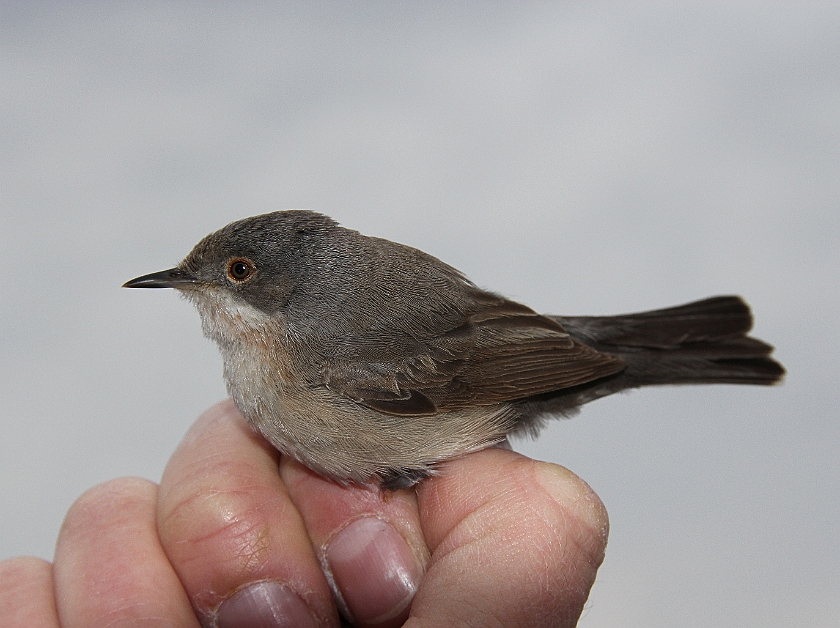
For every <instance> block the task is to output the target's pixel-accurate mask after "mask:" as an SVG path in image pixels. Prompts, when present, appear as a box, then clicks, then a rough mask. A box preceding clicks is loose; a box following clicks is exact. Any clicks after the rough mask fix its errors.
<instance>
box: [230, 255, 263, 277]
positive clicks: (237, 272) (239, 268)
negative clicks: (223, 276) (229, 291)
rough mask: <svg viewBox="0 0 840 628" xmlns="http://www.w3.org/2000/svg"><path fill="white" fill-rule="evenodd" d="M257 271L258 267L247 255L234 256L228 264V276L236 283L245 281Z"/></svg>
mask: <svg viewBox="0 0 840 628" xmlns="http://www.w3.org/2000/svg"><path fill="white" fill-rule="evenodd" d="M256 272H257V267H256V265H255V264H254V262H252V261H251V260H249V259H247V258H245V257H234V258H233V259H232V260H230V261H229V262H228V264H227V277H228V279H230V280H231V281H232V282H234V283H244V282H246V281H248V280H249V279H250V278H251V277H253V276H254V274H255V273H256Z"/></svg>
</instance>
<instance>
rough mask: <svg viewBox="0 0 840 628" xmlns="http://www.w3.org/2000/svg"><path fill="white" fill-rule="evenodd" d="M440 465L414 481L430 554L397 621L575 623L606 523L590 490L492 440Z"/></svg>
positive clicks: (414, 626) (414, 625)
mask: <svg viewBox="0 0 840 628" xmlns="http://www.w3.org/2000/svg"><path fill="white" fill-rule="evenodd" d="M442 471H443V472H442V474H441V475H440V476H438V477H434V478H430V479H428V480H426V481H425V482H423V483H421V484H420V486H419V488H418V503H419V506H420V513H421V522H422V525H423V532H424V534H425V536H426V540H427V542H428V545H429V549H430V550H431V551H432V558H431V562H430V564H429V569H428V572H427V573H426V575H425V577H424V580H423V584H422V586H421V588H420V590H419V591H418V593H417V596H416V597H415V599H414V603H413V605H412V609H411V618H410V619H409V621H408V623H406V624H405V625H406V626H407V627H411V628H421V627H424V626H429V627H431V626H435V627H440V626H455V625H470V626H534V627H540V628H545V627H546V626H558V627H568V626H575V625H576V624H577V620H578V618H579V617H580V614H581V611H582V610H583V605H584V603H585V602H586V598H587V596H588V595H589V590H590V588H591V587H592V584H593V582H594V581H595V575H596V573H597V570H598V567H599V566H600V565H601V563H602V561H603V559H604V550H605V548H606V543H607V534H608V530H609V523H608V520H607V513H606V510H605V508H604V505H603V504H602V503H601V500H600V499H598V496H597V495H595V493H594V492H593V491H592V489H591V488H590V487H589V486H588V485H587V484H586V483H585V482H584V481H583V480H581V479H580V478H578V477H577V476H576V475H574V474H573V473H572V472H571V471H568V470H567V469H564V468H563V467H560V466H557V465H553V464H549V463H545V462H538V461H534V460H530V459H529V458H526V457H524V456H522V455H519V454H517V453H514V452H512V451H506V450H502V449H498V448H496V449H487V450H484V451H481V452H478V453H476V454H472V455H469V456H465V457H464V458H460V459H458V460H454V461H452V462H450V463H448V464H447V465H446V466H445V467H444V468H443V469H442Z"/></svg>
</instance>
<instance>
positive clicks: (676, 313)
mask: <svg viewBox="0 0 840 628" xmlns="http://www.w3.org/2000/svg"><path fill="white" fill-rule="evenodd" d="M553 318H555V319H556V320H557V321H558V322H559V323H560V324H561V325H563V327H565V329H566V331H568V332H569V334H570V335H571V336H572V337H574V338H575V339H577V340H580V341H581V342H583V343H585V344H587V345H590V346H591V347H593V348H595V349H598V350H599V351H603V352H605V353H611V354H614V355H618V356H621V357H622V358H624V360H626V361H627V369H626V370H625V371H624V372H623V373H620V374H619V375H618V376H617V378H616V381H615V382H613V384H612V386H610V388H613V389H615V390H618V389H621V388H634V387H637V386H648V385H655V384H690V383H695V384H716V383H721V384H759V385H769V384H775V383H776V382H778V381H779V380H780V379H781V378H782V376H783V375H784V373H785V370H784V368H783V367H782V365H781V364H779V363H778V362H776V361H775V360H773V359H772V358H771V357H769V356H770V354H771V353H772V352H773V347H772V346H770V345H768V344H767V343H765V342H762V341H761V340H758V339H756V338H751V337H749V336H747V332H748V331H749V330H750V329H751V328H752V314H751V313H750V308H749V306H748V305H747V304H746V303H745V302H744V301H743V299H741V298H740V297H735V296H722V297H712V298H709V299H704V300H702V301H695V302H693V303H687V304H685V305H680V306H677V307H671V308H666V309H662V310H653V311H650V312H642V313H639V314H624V315H619V316H563V317H560V316H555V317H553ZM611 392H614V390H612V391H611ZM605 394H608V393H607V392H606V390H605Z"/></svg>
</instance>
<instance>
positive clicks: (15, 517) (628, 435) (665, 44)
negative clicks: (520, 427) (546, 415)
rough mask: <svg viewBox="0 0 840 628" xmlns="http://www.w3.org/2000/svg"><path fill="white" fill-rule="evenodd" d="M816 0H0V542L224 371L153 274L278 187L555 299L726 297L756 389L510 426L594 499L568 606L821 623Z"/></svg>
mask: <svg viewBox="0 0 840 628" xmlns="http://www.w3.org/2000/svg"><path fill="white" fill-rule="evenodd" d="M839 205H840V4H838V3H836V2H822V3H821V2H773V3H757V2H747V1H741V0H731V1H729V2H696V1H689V2H682V3H667V2H598V3H582V2H516V3H513V2H486V1H485V2H445V3H444V2H440V3H423V4H422V5H421V4H420V3H395V2H385V1H383V2H358V3H341V2H283V3H250V2H244V3H229V4H224V3H198V2H182V3H158V2H122V3H105V2H101V3H100V2H97V3H84V2H79V3H72V4H71V3H58V2H56V3H40V2H25V3H24V2H20V3H16V2H2V3H0V268H2V272H0V402H2V407H3V409H2V414H0V558H5V557H8V556H13V555H16V554H35V555H38V556H42V557H44V558H48V559H49V558H51V556H52V551H53V544H54V542H55V538H56V534H57V531H58V528H59V526H60V524H61V520H62V517H63V515H64V513H65V511H66V510H67V508H68V507H69V506H70V504H71V503H72V502H73V501H74V499H75V498H76V497H77V496H78V495H80V494H81V493H82V492H83V491H84V490H86V489H87V488H89V487H91V486H93V485H95V484H97V483H99V482H103V481H105V480H108V479H110V478H114V477H118V476H125V475H139V476H143V477H146V478H151V479H154V480H156V479H158V478H159V477H160V474H161V471H162V469H163V467H164V465H165V463H166V461H167V459H168V457H169V455H170V454H171V452H172V451H173V449H174V448H175V446H176V445H177V443H178V441H179V440H180V438H181V436H182V435H183V433H184V432H185V430H186V429H187V428H188V426H189V425H190V424H191V423H192V421H193V420H194V419H195V417H197V416H198V415H199V414H200V413H201V412H202V411H203V410H205V409H206V408H208V407H209V406H210V405H211V404H213V403H215V402H216V401H219V400H221V399H222V398H224V396H225V391H224V386H223V382H222V376H221V361H220V359H219V357H218V356H217V352H216V348H215V346H214V345H212V344H211V343H210V341H208V340H205V339H204V338H203V337H202V335H201V330H200V327H199V320H198V316H197V314H196V313H195V312H194V311H193V310H192V308H191V307H190V306H189V304H187V303H185V302H183V301H181V300H180V299H179V298H178V296H177V295H176V294H175V293H174V292H173V291H129V290H122V289H120V285H121V284H122V283H123V282H124V281H126V280H128V279H130V278H132V277H135V276H137V275H141V274H145V273H148V272H152V271H157V270H161V269H164V268H168V267H170V266H172V265H174V264H175V263H177V262H178V261H179V260H180V259H181V258H182V257H183V256H184V255H186V253H187V252H188V251H189V250H190V248H191V247H192V245H193V244H195V243H196V242H197V241H198V240H199V239H200V238H201V237H202V236H204V235H205V234H207V233H208V232H210V231H212V230H215V229H217V228H219V227H221V226H223V225H224V224H226V223H228V222H230V221H232V220H235V219H238V218H242V217H245V216H248V215H253V214H257V213H262V212H266V211H271V210H275V209H287V208H308V209H315V210H318V211H321V212H323V213H326V214H328V215H330V216H332V217H334V218H335V219H337V220H339V221H340V222H341V223H343V224H344V225H346V226H348V227H351V228H354V229H358V230H360V231H361V232H363V233H366V234H369V235H376V236H381V237H385V238H389V239H392V240H396V241H399V242H403V243H406V244H410V245H412V246H415V247H418V248H420V249H423V250H425V251H427V252H429V253H431V254H433V255H436V256H438V257H440V258H442V259H443V260H445V261H446V262H448V263H450V264H452V265H454V266H456V267H457V268H459V269H461V270H463V271H464V272H465V273H466V274H467V275H468V276H470V277H471V278H472V279H473V280H474V281H475V282H476V283H477V284H478V285H480V286H482V287H486V288H490V289H493V290H495V291H498V292H501V293H503V294H505V295H507V296H509V297H512V298H514V299H517V300H520V301H522V302H525V303H527V304H529V305H531V306H532V307H534V308H535V309H537V310H539V311H544V312H550V313H558V314H614V313H621V312H630V311H636V310H643V309H650V308H658V307H664V306H669V305H675V304H678V303H682V302H685V301H689V300H692V299H696V298H700V297H705V296H710V295H714V294H727V293H736V294H742V295H744V296H745V297H746V298H747V299H748V301H749V302H750V303H751V305H752V306H753V309H754V313H755V316H756V328H755V334H756V335H757V336H759V337H761V338H763V339H765V340H768V341H769V342H771V343H773V344H775V345H776V347H777V353H776V355H777V357H778V358H779V359H780V360H781V361H782V362H783V363H784V364H785V365H786V366H787V368H788V370H789V376H788V377H787V379H786V381H785V382H784V384H783V385H782V386H781V387H777V388H772V389H764V388H760V389H759V388H747V387H725V386H710V387H702V388H685V387H683V388H675V389H664V388H663V389H654V390H644V391H636V392H633V393H629V394H625V395H618V396H616V397H613V398H608V399H604V400H601V401H598V402H596V403H594V404H591V405H589V406H587V407H586V408H585V409H584V411H583V412H582V413H581V415H580V416H578V417H577V418H575V419H573V420H571V421H557V422H554V423H553V424H552V425H551V426H550V428H549V429H547V430H546V431H545V432H544V433H543V435H542V438H541V439H540V440H538V441H536V442H519V443H516V444H515V445H516V446H517V448H518V449H520V450H521V451H523V452H525V453H527V454H528V455H532V456H536V457H539V458H542V459H546V460H551V461H554V462H557V463H560V464H563V465H565V466H567V467H569V468H570V469H572V470H573V471H575V472H576V473H578V474H579V475H581V476H582V477H583V478H584V479H586V480H587V481H588V482H589V483H590V484H591V485H592V486H593V487H594V488H595V490H596V491H597V492H598V493H599V494H600V495H601V497H602V498H603V500H604V502H605V503H606V505H607V508H608V510H609V512H610V517H611V525H612V530H611V535H610V545H609V548H608V551H607V558H606V562H605V563H604V566H603V568H602V569H601V572H600V574H599V576H598V581H597V582H596V584H595V587H594V589H593V591H592V596H591V598H590V602H589V604H588V605H587V610H586V611H585V613H584V617H583V619H582V621H581V626H585V627H588V628H594V627H602V626H625V627H635V626H639V627H645V628H656V627H663V628H664V627H668V628H672V627H674V626H681V627H694V626H696V627H701V626H702V627H704V628H707V627H708V626H717V627H725V626H739V627H743V626H762V627H765V626H779V627H781V626H785V627H786V626H791V625H797V626H829V625H836V623H835V622H836V620H837V617H838V615H840V570H838V568H837V565H838V564H840V543H838V542H837V535H838V530H840V471H838V454H840V422H838V407H840V403H838V402H839V401H840V393H838V385H837V381H836V379H837V370H838V358H837V354H838V349H840V342H838V340H840V338H839V336H840V333H838V327H839V326H838V320H837V318H838V317H837V312H838V310H840V246H838V242H837V240H838V237H840V206H839Z"/></svg>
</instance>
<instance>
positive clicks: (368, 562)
mask: <svg viewBox="0 0 840 628" xmlns="http://www.w3.org/2000/svg"><path fill="white" fill-rule="evenodd" d="M326 559H327V563H328V566H329V569H330V571H331V572H332V576H333V580H334V582H335V586H336V587H337V588H338V590H339V593H340V596H341V598H342V599H343V601H344V603H345V604H346V606H347V610H349V611H350V613H351V614H352V617H351V618H348V619H352V620H354V621H355V622H357V623H365V624H379V623H383V622H386V621H388V620H392V619H394V618H395V617H398V616H399V615H400V614H402V613H404V612H406V611H407V609H408V605H409V604H411V600H412V599H413V598H414V593H415V591H417V586H418V585H419V584H420V578H422V576H423V569H422V567H421V566H420V564H419V563H418V561H417V559H416V558H415V557H414V554H413V553H412V551H411V549H410V548H409V547H408V543H406V542H405V539H404V538H403V537H402V535H401V534H400V533H399V532H397V531H396V530H395V529H394V528H393V527H392V526H391V525H390V524H388V523H386V522H385V521H382V520H381V519H375V518H370V517H369V518H365V519H358V520H356V521H354V522H353V523H351V524H350V525H348V526H347V527H346V528H344V529H343V530H342V531H341V532H339V533H338V534H337V535H335V537H333V539H332V540H331V541H330V543H329V545H328V546H327V548H326Z"/></svg>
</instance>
